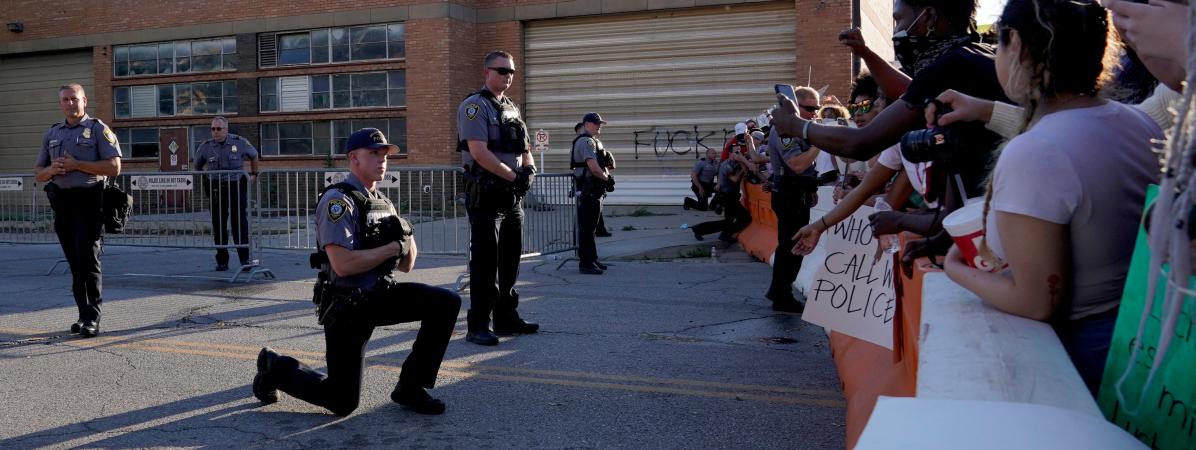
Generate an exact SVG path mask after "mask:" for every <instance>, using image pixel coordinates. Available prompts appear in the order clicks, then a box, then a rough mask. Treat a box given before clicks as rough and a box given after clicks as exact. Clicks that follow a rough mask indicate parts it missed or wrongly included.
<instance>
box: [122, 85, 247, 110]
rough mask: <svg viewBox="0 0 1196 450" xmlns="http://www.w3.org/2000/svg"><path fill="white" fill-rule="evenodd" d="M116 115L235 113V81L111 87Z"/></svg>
mask: <svg viewBox="0 0 1196 450" xmlns="http://www.w3.org/2000/svg"><path fill="white" fill-rule="evenodd" d="M112 98H113V102H112V105H113V109H114V110H115V114H116V118H118V119H128V118H146V117H172V116H192V115H212V114H236V112H237V101H236V99H237V83H236V82H235V81H231V80H229V81H207V82H196V83H175V84H159V85H145V86H120V87H116V88H113V89H112Z"/></svg>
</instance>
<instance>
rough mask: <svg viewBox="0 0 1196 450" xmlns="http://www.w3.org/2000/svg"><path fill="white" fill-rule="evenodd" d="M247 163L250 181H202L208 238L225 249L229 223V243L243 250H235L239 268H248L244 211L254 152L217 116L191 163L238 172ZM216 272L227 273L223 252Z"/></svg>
mask: <svg viewBox="0 0 1196 450" xmlns="http://www.w3.org/2000/svg"><path fill="white" fill-rule="evenodd" d="M247 159H248V160H249V176H250V177H252V178H249V179H247V178H246V177H245V175H242V174H239V173H238V174H219V175H209V176H208V179H207V180H206V181H207V183H208V188H207V193H208V201H209V202H211V205H209V207H210V208H209V209H211V211H212V236H213V237H215V238H216V245H221V246H223V245H228V235H229V233H228V231H229V228H228V227H227V226H226V225H225V224H226V223H228V222H232V223H231V227H232V235H233V241H234V242H236V243H237V245H239V246H243V247H237V256H238V257H240V258H241V265H242V266H244V265H248V264H249V246H248V245H249V214H248V211H246V209H247V208H248V206H249V199H248V196H249V184H250V183H251V182H253V181H254V180H256V179H257V159H258V152H257V149H256V148H254V147H253V144H250V143H249V141H247V140H245V138H243V137H241V136H238V135H235V134H231V133H229V132H228V119H225V118H224V117H220V116H217V117H216V118H213V119H212V138H211V139H208V140H206V141H203V143H202V144H199V148H197V149H195V157H193V158H192V159H191V166H192V167H194V168H195V170H242V168H243V167H244V166H245V160H247ZM230 219H231V220H230ZM216 270H218V271H224V270H228V249H227V248H224V247H220V248H217V249H216Z"/></svg>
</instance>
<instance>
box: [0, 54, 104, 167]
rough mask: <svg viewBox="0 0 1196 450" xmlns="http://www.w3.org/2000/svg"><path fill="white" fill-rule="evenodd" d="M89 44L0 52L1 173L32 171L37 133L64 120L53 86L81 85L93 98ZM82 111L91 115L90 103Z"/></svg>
mask: <svg viewBox="0 0 1196 450" xmlns="http://www.w3.org/2000/svg"><path fill="white" fill-rule="evenodd" d="M92 67H93V66H92V60H91V49H87V50H80V51H71V52H60V53H38V54H33V55H18V56H7V55H0V172H5V173H12V172H31V171H32V170H33V164H34V162H35V159H36V158H37V152H38V150H39V149H40V148H41V140H42V134H44V133H45V132H46V130H48V129H49V128H50V125H53V124H54V123H55V122H60V121H62V120H63V117H62V110H61V109H59V108H58V87H59V86H62V85H64V84H67V83H79V84H81V85H83V88H84V90H86V91H87V93H88V96H89V97H92V96H93V94H92V88H93V87H94V86H95V83H94V82H93V81H94V79H95V73H94V70H93V68H92ZM87 112H88V113H89V114H91V115H93V116H94V115H96V111H95V108H94V107H92V106H88V108H87Z"/></svg>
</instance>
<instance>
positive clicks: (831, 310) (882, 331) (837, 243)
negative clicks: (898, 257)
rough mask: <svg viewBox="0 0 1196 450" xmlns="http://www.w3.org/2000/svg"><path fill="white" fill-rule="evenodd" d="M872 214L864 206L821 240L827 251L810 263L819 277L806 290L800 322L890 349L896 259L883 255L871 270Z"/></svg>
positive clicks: (872, 250) (874, 252)
mask: <svg viewBox="0 0 1196 450" xmlns="http://www.w3.org/2000/svg"><path fill="white" fill-rule="evenodd" d="M873 212H874V210H873V209H872V208H871V207H868V206H862V207H860V209H858V210H856V212H855V214H852V216H851V217H849V218H847V219H846V220H844V221H842V222H839V223H837V224H835V226H833V227H831V229H830V230H827V232H826V234H824V235H823V236H822V240H823V241H824V242H825V244H826V251H825V253H824V254H823V255H822V256H820V257H819V260H817V261H811V263H817V264H818V271H817V272H816V273H815V275H814V279H813V281H812V282H811V283H810V284H809V285H808V286H807V288H806V289H805V294H806V310H805V313H804V314H802V319H803V320H805V321H807V322H810V323H813V324H817V325H821V326H823V327H825V328H827V329H830V330H833V331H838V332H840V333H843V334H846V335H849V336H853V337H856V338H859V339H863V340H865V341H868V342H872V343H874V344H877V345H880V346H882V347H885V348H888V349H892V348H893V316H894V315H895V314H896V312H897V304H896V298H895V296H894V294H893V255H892V254H888V253H885V254H883V255H882V257H881V258H880V260H879V261H877V262H876V263H875V264H873V260H874V259H875V257H876V247H877V245H878V241H877V239H875V238H874V237H872V226H871V225H869V224H868V215H870V214H872V213H873ZM811 256H813V255H811Z"/></svg>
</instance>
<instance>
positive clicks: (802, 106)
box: [797, 105, 818, 113]
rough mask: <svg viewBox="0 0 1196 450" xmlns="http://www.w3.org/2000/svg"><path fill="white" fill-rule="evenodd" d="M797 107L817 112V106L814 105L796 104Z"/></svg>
mask: <svg viewBox="0 0 1196 450" xmlns="http://www.w3.org/2000/svg"><path fill="white" fill-rule="evenodd" d="M797 107H798V108H801V109H804V110H806V112H812V113H816V112H818V106H816V105H797Z"/></svg>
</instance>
